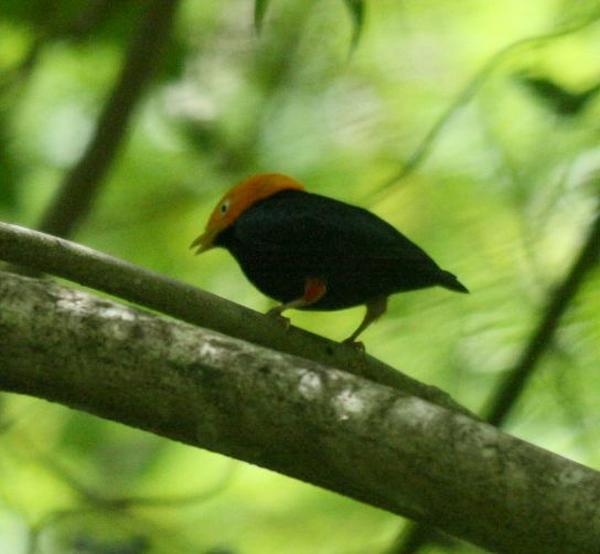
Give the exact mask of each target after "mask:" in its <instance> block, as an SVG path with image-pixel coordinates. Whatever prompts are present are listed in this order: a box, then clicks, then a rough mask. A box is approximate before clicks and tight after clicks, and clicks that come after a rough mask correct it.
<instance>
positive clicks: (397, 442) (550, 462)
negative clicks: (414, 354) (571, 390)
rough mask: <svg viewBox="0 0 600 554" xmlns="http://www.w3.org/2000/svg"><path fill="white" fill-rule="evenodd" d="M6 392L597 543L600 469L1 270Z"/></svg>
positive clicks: (325, 480)
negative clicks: (28, 395) (26, 395)
mask: <svg viewBox="0 0 600 554" xmlns="http://www.w3.org/2000/svg"><path fill="white" fill-rule="evenodd" d="M0 338H1V340H0V367H1V371H0V388H1V389H3V390H6V391H11V392H16V393H22V394H30V395H33V396H38V397H40V398H46V399H48V400H51V401H56V402H60V403H62V404H65V405H67V406H71V407H74V408H77V409H82V410H85V411H88V412H90V413H93V414H96V415H99V416H101V417H105V418H108V419H112V420H115V421H120V422H122V423H125V424H128V425H132V426H134V427H138V428H141V429H145V430H148V431H151V432H154V433H157V434H159V435H162V436H165V437H168V438H170V439H173V440H178V441H181V442H184V443H187V444H191V445H195V446H200V447H202V448H207V449H209V450H213V451H215V452H220V453H222V454H225V455H228V456H233V457H235V458H239V459H241V460H245V461H247V462H250V463H253V464H257V465H259V466H262V467H265V468H269V469H272V470H275V471H278V472H281V473H284V474H285V475H289V476H291V477H294V478H297V479H301V480H304V481H307V482H310V483H313V484H315V485H318V486H321V487H325V488H327V489H330V490H332V491H336V492H338V493H340V494H343V495H346V496H349V497H351V498H355V499H357V500H360V501H362V502H366V503H369V504H371V505H373V506H377V507H380V508H383V509H386V510H390V511H392V512H394V513H397V514H401V515H405V516H409V517H412V518H416V519H419V520H421V521H426V522H428V523H430V524H433V525H435V526H437V527H439V528H441V529H443V530H445V531H447V532H449V533H451V534H454V535H456V536H458V537H461V538H464V539H466V540H469V541H471V542H474V543H476V544H479V545H480V546H483V547H484V548H488V549H490V550H493V551H497V552H511V553H514V554H519V553H527V554H535V553H544V554H551V553H561V554H568V553H577V554H584V553H588V552H589V553H592V552H597V547H598V544H600V508H599V506H600V474H599V473H598V472H595V471H593V470H591V469H589V468H586V467H584V466H581V465H579V464H576V463H574V462H571V461H569V460H566V459H564V458H561V457H560V456H556V455H554V454H552V453H550V452H547V451H544V450H542V449H540V448H537V447H535V446H533V445H530V444H528V443H526V442H523V441H521V440H518V439H516V438H513V437H510V436H509V435H506V434H504V433H502V432H500V431H498V430H497V429H495V428H494V427H491V426H489V425H487V424H483V423H479V422H476V421H474V420H472V419H470V418H468V417H466V416H464V415H461V414H458V413H456V412H450V411H448V410H446V409H443V408H440V407H439V406H435V405H433V404H430V403H428V402H425V401H422V400H420V399H418V398H414V397H407V396H405V395H402V394H398V392H397V391H394V390H393V389H391V388H389V387H384V386H381V385H378V384H376V383H372V382H370V381H367V380H364V379H361V378H358V377H356V376H353V375H349V374H347V373H344V372H341V371H337V370H334V369H330V368H326V367H324V366H322V365H320V364H317V363H314V362H312V361H309V360H305V359H301V358H298V357H295V356H289V355H286V354H282V353H280V352H274V351H271V350H268V349H265V348H262V347H259V346H256V345H252V344H249V343H246V342H243V341H239V340H237V339H233V338H230V337H226V336H223V335H220V334H218V333H214V332H212V331H208V330H203V329H197V328H195V327H193V326H190V325H188V324H185V323H183V322H178V321H172V320H166V319H162V318H160V317H158V316H154V315H151V314H147V313H143V312H141V311H139V310H137V309H132V308H127V307H125V306H122V305H119V304H116V303H114V302H111V301H108V300H106V299H101V298H96V297H94V296H92V295H90V294H88V293H85V292H82V291H76V290H73V289H67V288H64V287H60V286H58V285H55V284H52V283H49V282H44V281H36V280H32V279H28V278H26V277H22V276H18V275H13V274H8V273H4V274H2V276H1V277H0Z"/></svg>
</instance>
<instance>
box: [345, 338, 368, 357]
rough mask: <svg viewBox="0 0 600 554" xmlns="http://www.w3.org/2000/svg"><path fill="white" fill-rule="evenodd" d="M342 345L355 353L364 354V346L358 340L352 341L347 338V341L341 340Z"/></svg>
mask: <svg viewBox="0 0 600 554" xmlns="http://www.w3.org/2000/svg"><path fill="white" fill-rule="evenodd" d="M342 344H345V345H347V346H349V347H350V348H353V349H354V350H356V351H357V352H361V353H363V354H364V353H365V352H366V348H365V344H364V343H363V342H361V341H359V340H354V339H353V338H352V337H348V338H347V339H345V340H343V341H342Z"/></svg>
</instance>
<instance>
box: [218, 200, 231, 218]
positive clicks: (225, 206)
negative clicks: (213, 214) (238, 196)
mask: <svg viewBox="0 0 600 554" xmlns="http://www.w3.org/2000/svg"><path fill="white" fill-rule="evenodd" d="M219 211H220V212H221V215H225V214H226V213H227V212H228V211H229V200H224V201H223V202H222V203H221V205H220V206H219Z"/></svg>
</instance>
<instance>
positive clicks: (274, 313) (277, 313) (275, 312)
mask: <svg viewBox="0 0 600 554" xmlns="http://www.w3.org/2000/svg"><path fill="white" fill-rule="evenodd" d="M279 308H280V306H275V308H271V309H270V310H269V311H268V312H267V313H266V314H265V315H266V316H267V317H270V318H271V319H274V320H275V321H277V322H278V323H279V324H280V325H281V326H282V327H283V328H284V329H285V330H286V331H287V330H288V329H289V328H290V325H291V324H292V320H291V319H290V318H289V317H285V316H284V315H282V314H281V310H280V309H279Z"/></svg>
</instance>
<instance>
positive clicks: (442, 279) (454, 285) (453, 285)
mask: <svg viewBox="0 0 600 554" xmlns="http://www.w3.org/2000/svg"><path fill="white" fill-rule="evenodd" d="M438 284H439V285H440V287H444V288H446V289H450V290H454V291H456V292H469V289H468V288H467V287H465V286H464V285H463V284H462V283H461V282H460V281H459V280H458V279H457V278H456V275H453V274H452V273H450V272H449V271H444V270H442V271H441V272H440V273H439V281H438Z"/></svg>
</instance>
